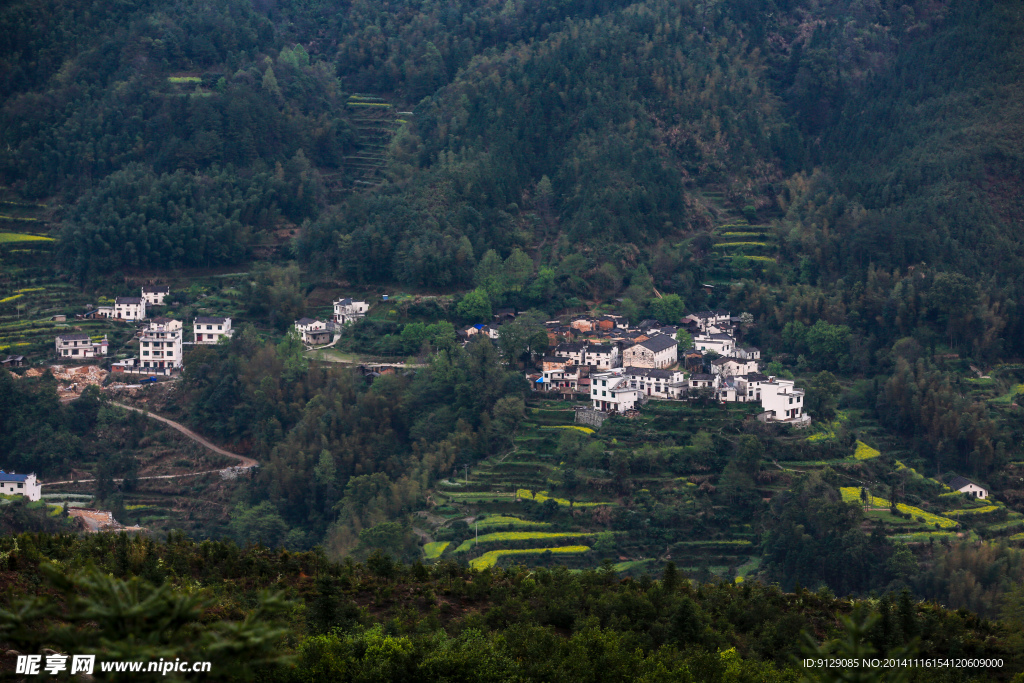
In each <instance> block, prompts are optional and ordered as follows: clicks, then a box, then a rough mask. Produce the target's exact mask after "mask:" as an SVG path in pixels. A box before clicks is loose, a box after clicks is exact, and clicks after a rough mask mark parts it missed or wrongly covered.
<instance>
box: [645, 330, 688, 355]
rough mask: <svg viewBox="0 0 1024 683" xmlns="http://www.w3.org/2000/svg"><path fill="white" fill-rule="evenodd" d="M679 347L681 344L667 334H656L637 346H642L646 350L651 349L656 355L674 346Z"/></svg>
mask: <svg viewBox="0 0 1024 683" xmlns="http://www.w3.org/2000/svg"><path fill="white" fill-rule="evenodd" d="M678 345H679V342H677V341H676V340H675V339H673V338H672V337H670V336H668V335H667V334H656V335H654V336H653V337H651V338H650V339H648V340H647V341H642V342H640V343H638V344H637V346H642V347H644V348H645V349H650V350H651V351H654V352H655V353H658V352H659V351H664V350H665V349H670V348H672V347H673V346H678Z"/></svg>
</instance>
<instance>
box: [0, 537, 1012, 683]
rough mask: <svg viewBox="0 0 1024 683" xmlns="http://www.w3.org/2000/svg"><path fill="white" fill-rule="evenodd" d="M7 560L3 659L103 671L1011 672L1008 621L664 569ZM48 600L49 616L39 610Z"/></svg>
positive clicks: (233, 551) (74, 542)
mask: <svg viewBox="0 0 1024 683" xmlns="http://www.w3.org/2000/svg"><path fill="white" fill-rule="evenodd" d="M0 547H2V548H3V550H2V554H0V557H2V558H3V562H4V563H5V569H6V571H5V572H4V583H5V586H6V587H7V588H8V589H15V590H17V591H18V592H19V593H21V596H20V597H19V598H17V599H16V600H15V601H14V602H12V603H11V605H10V609H9V610H3V611H0V639H2V640H3V641H4V642H6V643H9V644H11V645H13V646H15V647H16V648H17V649H18V650H19V651H36V650H37V649H38V648H39V647H41V646H56V647H58V648H65V649H66V648H70V651H74V652H75V653H82V654H85V653H96V654H98V655H99V658H98V659H99V660H103V659H104V658H107V659H115V658H122V659H127V660H136V661H138V660H146V659H154V660H155V659H156V658H158V657H160V656H167V655H168V654H170V656H171V657H182V656H185V653H186V652H187V657H188V658H189V659H191V660H192V661H196V660H199V661H202V660H206V661H210V662H211V663H212V671H211V673H210V675H211V676H212V677H214V678H216V679H220V680H253V679H258V680H266V681H313V680H326V679H331V680H344V681H349V680H351V681H399V680H401V681H421V680H422V681H437V680H448V681H508V680H516V681H534V680H536V681H545V680H554V679H558V678H561V679H566V680H572V681H599V680H600V681H638V680H640V681H702V682H707V681H722V682H734V681H735V682H739V681H796V680H800V676H801V674H802V673H804V674H807V675H810V676H811V677H812V678H811V679H812V680H822V681H830V680H840V679H839V678H837V677H836V676H837V675H838V673H839V672H838V671H829V670H828V669H826V670H823V671H819V670H815V669H802V668H801V667H799V666H798V665H797V664H796V662H794V658H795V657H824V656H832V657H840V658H848V657H857V658H860V657H871V656H877V657H920V658H934V657H942V658H947V657H949V658H980V659H995V660H998V661H999V662H1000V663H999V664H998V665H994V664H993V665H990V666H987V667H984V668H980V669H966V668H957V667H943V668H937V669H923V668H922V669H908V670H906V674H907V678H906V679H905V680H910V681H919V680H920V681H923V680H929V681H969V680H1010V678H1011V677H1012V674H1013V672H1016V671H1019V670H1020V667H1021V661H1020V657H1021V642H1020V638H1021V635H1020V629H1019V624H1014V623H1013V622H989V621H981V620H979V619H977V618H976V617H973V616H971V615H969V614H967V613H963V612H951V611H948V610H944V609H942V608H939V607H937V606H935V605H932V604H927V603H916V602H914V601H913V600H912V599H911V598H910V596H909V594H906V593H904V594H902V595H900V596H897V597H895V598H892V597H888V596H887V597H886V598H884V599H882V600H880V601H871V602H858V601H851V600H848V599H837V598H835V597H834V596H833V595H831V594H830V593H828V592H827V591H819V592H817V593H812V592H809V591H806V590H804V589H798V590H797V591H796V592H795V593H790V594H786V593H782V592H781V591H780V590H779V589H778V588H777V587H765V586H761V585H756V584H753V585H751V584H748V585H743V586H732V585H728V584H718V585H714V584H705V585H691V584H690V583H688V582H687V581H685V580H681V579H680V577H679V575H678V572H677V571H676V570H675V567H674V566H673V565H671V564H670V565H668V566H667V567H666V568H665V571H664V574H663V577H662V579H661V580H660V581H654V580H651V578H650V577H646V576H645V577H642V578H641V579H639V580H628V579H627V580H625V581H620V580H618V579H617V578H616V577H615V574H614V572H611V571H606V570H597V571H593V570H591V571H586V572H582V573H577V574H572V573H570V572H568V571H566V570H564V569H561V570H555V571H551V570H547V569H541V570H536V571H527V570H525V569H523V568H520V569H513V570H510V571H503V570H496V571H493V572H492V571H490V570H488V571H486V572H483V573H480V572H472V573H467V572H466V571H465V570H463V569H461V568H459V567H458V566H456V565H451V564H441V565H437V566H434V567H426V566H424V565H422V564H419V563H416V564H413V565H411V566H409V565H402V564H396V563H395V562H394V561H393V560H391V559H390V558H388V557H387V556H384V555H374V556H372V557H371V558H370V560H369V561H368V562H367V563H366V564H356V563H353V562H347V563H345V564H337V563H333V562H329V561H327V560H326V559H325V558H324V557H323V556H322V555H321V554H318V553H316V552H308V553H289V552H275V551H270V550H268V549H265V548H258V547H255V548H247V549H239V548H238V547H237V546H234V545H232V544H224V543H217V542H204V543H201V544H195V543H193V542H191V541H188V540H186V539H184V538H180V537H173V538H169V539H168V541H167V542H166V543H154V542H153V541H151V540H148V539H144V538H130V537H128V536H127V535H124V534H119V535H101V536H92V537H89V538H75V537H73V536H67V535H63V536H62V535H53V536H51V535H32V534H23V535H20V536H16V537H8V538H5V539H3V541H2V545H0ZM67 566H74V567H82V566H88V567H89V568H88V569H83V570H79V571H73V572H70V573H65V572H63V571H62V569H61V568H62V567H67ZM43 592H45V593H46V594H47V595H49V596H51V597H52V598H53V599H52V600H51V601H49V602H47V603H44V602H40V601H39V600H38V596H39V595H40V594H42V593H43ZM63 624H66V625H67V626H64V625H63ZM154 624H161V625H162V627H161V628H160V629H159V630H155V629H154ZM801 634H806V641H805V642H801ZM140 636H141V637H140ZM111 647H113V648H114V649H111ZM858 673H860V674H862V677H861V678H859V679H858V680H865V681H876V680H877V681H881V680H892V679H891V678H885V677H884V675H883V674H880V673H872V672H870V671H863V672H858ZM175 675H176V674H172V676H171V677H170V678H169V679H168V680H177V679H176V678H175Z"/></svg>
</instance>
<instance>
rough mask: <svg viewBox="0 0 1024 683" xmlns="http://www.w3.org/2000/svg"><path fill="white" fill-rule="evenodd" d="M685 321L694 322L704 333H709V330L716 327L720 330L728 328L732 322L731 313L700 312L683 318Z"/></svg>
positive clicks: (720, 311) (719, 311)
mask: <svg viewBox="0 0 1024 683" xmlns="http://www.w3.org/2000/svg"><path fill="white" fill-rule="evenodd" d="M683 320H684V321H693V322H695V323H697V326H698V327H699V328H700V329H701V331H702V332H709V331H710V330H709V329H708V328H710V327H712V326H715V327H718V328H719V329H722V327H725V326H728V325H729V324H730V322H731V320H732V318H731V317H730V316H729V311H722V310H718V311H698V312H697V313H691V314H690V315H688V316H686V317H685V318H683Z"/></svg>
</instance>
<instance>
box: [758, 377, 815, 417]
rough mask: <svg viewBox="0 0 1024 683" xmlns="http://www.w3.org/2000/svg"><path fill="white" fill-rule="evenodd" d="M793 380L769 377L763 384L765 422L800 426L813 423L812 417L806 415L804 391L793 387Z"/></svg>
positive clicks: (762, 399)
mask: <svg viewBox="0 0 1024 683" xmlns="http://www.w3.org/2000/svg"><path fill="white" fill-rule="evenodd" d="M793 384H794V382H793V380H791V379H779V378H777V377H769V378H768V381H767V382H761V408H763V409H764V412H765V420H766V421H770V422H789V423H795V424H800V425H808V424H810V423H811V416H810V415H807V414H806V413H804V407H805V406H804V391H803V389H797V388H796V387H795V386H793Z"/></svg>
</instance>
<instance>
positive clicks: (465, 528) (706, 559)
mask: <svg viewBox="0 0 1024 683" xmlns="http://www.w3.org/2000/svg"><path fill="white" fill-rule="evenodd" d="M570 406H571V404H566V403H565V402H562V401H549V400H543V399H541V400H536V401H531V402H530V404H529V406H528V409H527V422H526V424H524V425H523V427H522V428H521V429H520V430H519V432H518V433H517V435H516V437H515V449H514V450H512V451H509V452H505V453H498V454H495V455H493V456H492V457H491V458H489V459H488V460H486V461H484V462H483V463H481V464H479V465H478V466H477V467H475V468H472V469H471V470H470V471H469V478H468V481H464V480H463V477H461V476H460V478H459V480H458V482H446V483H444V485H439V486H438V487H437V489H435V491H433V492H432V493H431V496H432V498H433V499H434V501H435V502H436V503H441V505H439V507H437V508H435V511H437V510H439V509H441V508H444V509H446V510H450V511H451V514H450V515H448V514H446V515H445V517H448V521H447V522H446V523H445V524H444V525H442V526H440V527H439V528H437V529H435V530H434V532H433V534H434V536H435V537H436V538H438V539H439V540H440V539H444V540H445V541H448V540H450V544H449V545H448V546H446V547H445V549H444V550H443V551H442V552H440V553H438V552H437V551H436V548H437V546H436V545H432V546H429V547H428V548H427V549H425V550H426V551H427V552H425V558H426V559H442V560H449V559H453V560H456V561H460V562H468V563H469V565H470V566H474V567H479V568H484V567H488V566H493V564H494V563H497V562H513V561H514V562H517V563H525V564H545V563H555V564H564V565H566V566H568V567H570V568H573V569H581V568H585V567H596V566H600V565H601V564H603V563H605V562H611V564H612V565H613V566H614V567H615V568H616V571H619V572H622V573H627V574H640V573H643V572H645V571H657V570H658V569H659V568H660V567H661V565H662V564H663V563H664V562H665V561H666V559H668V558H671V559H672V560H673V561H675V562H676V563H677V564H678V565H680V566H682V567H689V568H691V569H692V570H693V571H696V570H697V568H698V567H707V566H711V567H717V568H718V570H719V571H720V572H721V574H722V576H723V578H728V579H730V580H732V579H733V578H735V577H736V576H739V574H738V573H737V572H739V571H740V568H741V567H747V569H748V570H750V568H751V567H756V564H751V562H752V561H754V560H756V559H758V546H757V539H756V538H755V536H754V534H753V532H752V531H751V530H750V529H749V528H742V527H741V528H737V529H736V530H735V532H734V533H733V534H731V535H729V536H727V537H716V538H711V539H709V538H699V537H697V536H690V537H689V538H686V539H685V540H677V541H674V542H668V543H652V542H651V541H650V539H648V538H646V537H643V536H638V535H636V534H630V533H628V532H621V531H614V530H612V529H611V527H610V526H609V523H608V522H609V520H610V519H611V516H612V515H614V514H616V513H615V510H616V509H617V508H620V507H621V506H622V504H623V502H624V501H623V500H622V499H620V496H619V495H618V494H617V493H616V491H615V486H614V477H613V475H612V473H611V472H609V471H606V470H602V469H598V468H581V469H578V471H577V472H578V473H577V475H576V476H577V477H578V479H579V480H580V481H579V484H578V485H576V486H575V488H574V489H573V490H572V491H569V490H567V488H566V486H565V481H564V477H565V476H566V472H567V468H566V467H565V463H564V462H563V461H562V459H561V457H560V456H559V443H560V442H561V441H562V439H563V437H564V438H569V437H567V436H566V434H575V435H578V437H577V438H580V439H582V440H583V442H584V443H591V442H598V443H600V445H601V448H602V449H605V450H607V451H608V452H610V453H615V452H623V453H632V452H633V451H635V450H636V449H638V448H642V446H643V444H645V443H648V442H649V441H652V440H654V441H658V440H660V439H663V438H673V439H677V440H679V441H680V442H681V443H682V442H683V441H685V440H686V439H688V438H689V436H691V435H692V434H694V433H696V432H697V431H699V430H701V429H705V430H712V429H715V430H718V429H722V428H725V427H727V426H730V425H735V424H736V423H737V422H739V421H742V420H744V419H746V418H747V417H748V416H750V414H751V412H752V409H751V408H750V407H748V406H742V405H741V406H736V407H729V408H721V409H720V408H717V407H716V408H714V409H711V410H703V409H695V408H693V407H691V406H688V405H686V404H681V403H676V402H658V401H652V402H650V403H649V404H647V405H646V406H645V407H644V408H643V410H642V412H641V415H640V417H639V418H637V419H635V420H622V419H614V420H610V421H608V422H606V423H605V424H604V425H603V426H602V427H601V429H600V430H596V431H595V430H593V429H590V428H587V429H573V428H572V427H576V426H578V425H575V423H574V416H575V412H574V411H573V410H572V409H571V407H570ZM694 474H699V473H697V472H694ZM630 480H631V482H632V485H633V486H635V487H645V488H650V489H651V490H652V491H654V490H657V491H658V492H659V495H668V496H671V497H672V498H674V499H676V500H677V501H680V500H681V501H683V504H686V501H689V500H690V499H692V498H694V496H695V495H696V494H695V491H696V490H697V487H696V485H694V484H693V483H692V482H689V481H686V479H685V477H684V478H682V480H680V478H679V477H674V476H667V475H666V474H665V473H659V472H651V473H644V472H636V473H633V474H632V475H631V477H630ZM456 484H457V485H456ZM467 521H468V524H467V523H465V522H467ZM498 529H501V530H502V531H497V530H498ZM477 533H479V542H478V541H477ZM683 533H684V535H686V532H683ZM570 544H572V545H570ZM562 548H571V549H572V550H571V551H570V550H560V549H562ZM428 555H429V556H428Z"/></svg>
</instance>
